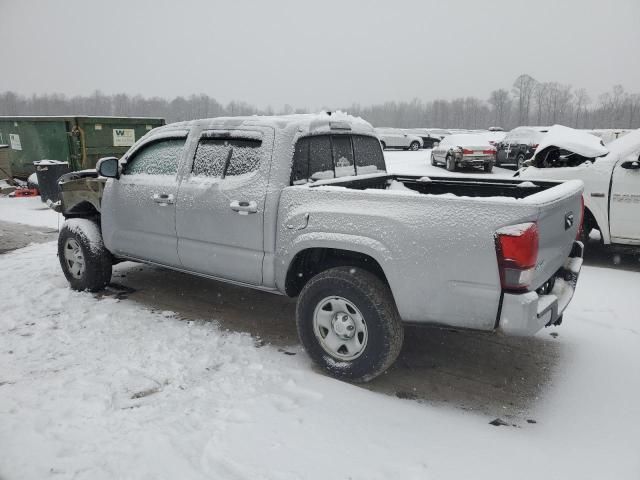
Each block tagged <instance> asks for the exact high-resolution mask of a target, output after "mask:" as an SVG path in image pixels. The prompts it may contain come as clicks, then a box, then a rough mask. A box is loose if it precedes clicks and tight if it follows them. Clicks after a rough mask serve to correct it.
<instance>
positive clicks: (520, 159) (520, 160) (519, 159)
mask: <svg viewBox="0 0 640 480" xmlns="http://www.w3.org/2000/svg"><path fill="white" fill-rule="evenodd" d="M522 167H524V155H523V154H520V155H518V156H517V157H516V169H518V170H520V169H521V168H522Z"/></svg>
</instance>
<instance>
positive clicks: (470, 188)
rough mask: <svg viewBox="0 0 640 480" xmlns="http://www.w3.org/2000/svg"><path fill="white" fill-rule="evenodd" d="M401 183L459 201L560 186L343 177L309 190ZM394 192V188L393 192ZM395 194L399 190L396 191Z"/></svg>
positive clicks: (467, 179)
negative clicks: (460, 199)
mask: <svg viewBox="0 0 640 480" xmlns="http://www.w3.org/2000/svg"><path fill="white" fill-rule="evenodd" d="M394 181H395V182H400V183H402V184H403V185H404V186H405V187H406V188H408V189H410V190H413V191H415V192H418V193H422V194H429V195H445V194H452V195H455V196H458V197H507V198H516V199H521V198H526V197H529V196H531V195H534V194H537V193H540V192H543V191H545V190H548V189H550V188H552V187H556V186H558V185H559V182H549V181H535V182H529V181H523V180H522V179H511V178H497V177H485V178H483V177H472V178H470V177H453V176H447V177H433V176H429V177H424V176H422V177H421V176H417V175H371V176H366V175H365V176H361V177H346V178H345V179H333V180H329V181H322V182H317V183H314V184H312V185H311V187H319V186H322V185H325V186H326V185H331V186H336V187H345V188H350V189H354V190H368V189H379V190H388V189H390V187H391V186H392V185H393V182H394ZM392 189H393V188H392ZM396 189H397V190H400V189H398V188H396Z"/></svg>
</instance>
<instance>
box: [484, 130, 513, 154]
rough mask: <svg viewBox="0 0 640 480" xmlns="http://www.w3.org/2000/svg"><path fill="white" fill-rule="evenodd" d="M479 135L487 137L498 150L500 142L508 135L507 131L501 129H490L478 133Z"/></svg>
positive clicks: (490, 143)
mask: <svg viewBox="0 0 640 480" xmlns="http://www.w3.org/2000/svg"><path fill="white" fill-rule="evenodd" d="M478 135H482V136H483V138H485V139H486V140H487V142H489V145H492V146H493V147H496V150H497V146H498V144H499V143H500V142H502V141H503V140H504V137H505V136H506V135H507V132H503V131H500V130H493V131H491V130H490V131H488V132H481V133H478Z"/></svg>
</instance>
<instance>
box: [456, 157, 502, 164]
mask: <svg viewBox="0 0 640 480" xmlns="http://www.w3.org/2000/svg"><path fill="white" fill-rule="evenodd" d="M456 161H457V163H458V165H462V166H478V167H479V166H483V165H485V164H487V163H495V157H493V156H491V155H481V156H470V155H462V156H460V157H458V158H456Z"/></svg>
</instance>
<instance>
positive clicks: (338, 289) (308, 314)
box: [296, 267, 404, 382]
mask: <svg viewBox="0 0 640 480" xmlns="http://www.w3.org/2000/svg"><path fill="white" fill-rule="evenodd" d="M296 322H297V326H298V335H299V337H300V342H301V343H302V345H303V346H304V348H305V350H306V351H307V353H308V354H309V356H310V357H311V359H312V360H313V361H314V362H315V363H316V364H317V365H319V366H320V367H321V368H322V369H324V370H325V371H327V372H328V373H329V374H330V375H332V376H334V377H337V378H340V379H342V380H349V381H352V382H367V381H369V380H371V379H373V378H375V377H377V376H378V375H380V374H381V373H383V372H384V371H385V370H387V369H388V368H389V367H390V366H391V365H392V364H393V362H394V361H395V360H396V358H397V357H398V354H399V353H400V348H401V347H402V342H403V339H404V330H403V326H402V321H401V320H400V315H399V314H398V310H397V308H396V306H395V302H394V300H393V296H392V294H391V290H390V289H389V287H388V286H387V285H386V284H385V283H384V282H382V280H380V279H379V278H378V277H377V276H375V275H373V274H372V273H370V272H368V271H366V270H362V269H360V268H357V267H337V268H331V269H329V270H325V271H324V272H321V273H319V274H318V275H316V276H315V277H313V278H312V279H311V280H309V282H308V283H307V284H306V285H305V287H304V288H303V290H302V292H301V294H300V297H299V298H298V304H297V307H296Z"/></svg>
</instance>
